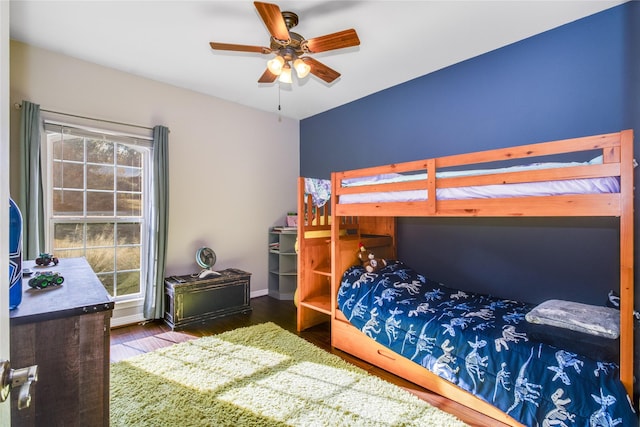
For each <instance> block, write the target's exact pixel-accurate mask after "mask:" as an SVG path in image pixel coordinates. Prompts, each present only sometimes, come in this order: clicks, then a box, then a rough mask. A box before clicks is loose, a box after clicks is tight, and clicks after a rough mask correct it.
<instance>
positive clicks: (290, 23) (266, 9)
mask: <svg viewBox="0 0 640 427" xmlns="http://www.w3.org/2000/svg"><path fill="white" fill-rule="evenodd" d="M253 4H254V5H255V7H256V9H257V10H258V13H259V14H260V17H261V18H262V20H263V21H264V23H265V25H266V26H267V30H268V31H269V33H270V34H271V43H270V45H269V47H263V46H247V45H240V44H230V43H218V42H210V43H209V44H210V46H211V48H212V49H215V50H227V51H236V52H252V53H261V54H270V53H275V54H276V56H275V57H274V58H273V59H271V60H270V61H268V62H267V69H266V70H265V71H264V73H263V74H262V76H261V77H260V78H259V79H258V82H259V83H273V82H274V81H275V80H276V78H278V76H279V77H280V78H279V81H281V82H283V83H291V82H292V78H291V70H292V67H293V69H295V71H296V75H297V76H298V78H304V77H306V76H307V75H308V74H309V73H311V74H313V75H315V76H317V77H319V78H320V79H322V80H324V81H325V82H327V83H331V82H333V81H334V80H335V79H337V78H338V77H340V73H338V72H337V71H335V70H333V69H331V68H329V67H327V66H326V65H324V64H323V63H321V62H320V61H318V60H316V59H314V58H312V57H310V56H304V55H306V54H312V53H319V52H326V51H328V50H335V49H342V48H345V47H351V46H358V45H359V44H360V39H358V34H357V33H356V31H355V30H354V29H349V30H344V31H339V32H337V33H332V34H327V35H324V36H320V37H314V38H311V39H305V38H304V37H302V36H301V35H300V34H297V33H294V32H293V31H290V30H291V28H293V27H295V26H296V25H298V15H296V14H295V13H293V12H287V11H285V12H281V11H280V7H278V5H276V4H272V3H263V2H259V1H256V2H253Z"/></svg>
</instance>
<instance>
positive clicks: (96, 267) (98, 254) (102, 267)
mask: <svg viewBox="0 0 640 427" xmlns="http://www.w3.org/2000/svg"><path fill="white" fill-rule="evenodd" d="M86 257H87V262H88V263H89V265H91V268H93V271H95V272H96V273H105V272H111V271H114V270H115V268H114V267H115V258H114V250H113V248H103V249H89V248H88V249H87V253H86Z"/></svg>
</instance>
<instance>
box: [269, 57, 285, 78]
mask: <svg viewBox="0 0 640 427" xmlns="http://www.w3.org/2000/svg"><path fill="white" fill-rule="evenodd" d="M283 66H284V58H283V57H282V56H280V55H278V56H276V57H275V58H273V59H270V60H269V61H267V68H268V69H269V71H271V72H272V73H273V74H275V75H276V76H279V75H280V73H282V68H283Z"/></svg>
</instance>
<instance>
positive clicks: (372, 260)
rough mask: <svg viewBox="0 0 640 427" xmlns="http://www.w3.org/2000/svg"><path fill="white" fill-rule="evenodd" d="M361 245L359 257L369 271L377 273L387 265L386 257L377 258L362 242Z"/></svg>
mask: <svg viewBox="0 0 640 427" xmlns="http://www.w3.org/2000/svg"><path fill="white" fill-rule="evenodd" d="M359 246H360V250H359V251H358V258H359V259H360V262H362V266H363V267H364V269H365V270H366V271H367V273H375V272H376V271H378V270H380V269H381V268H382V267H385V266H386V265H387V261H386V260H385V259H382V258H376V256H375V255H374V253H373V252H369V251H367V248H365V247H364V245H363V244H362V243H360V245H359Z"/></svg>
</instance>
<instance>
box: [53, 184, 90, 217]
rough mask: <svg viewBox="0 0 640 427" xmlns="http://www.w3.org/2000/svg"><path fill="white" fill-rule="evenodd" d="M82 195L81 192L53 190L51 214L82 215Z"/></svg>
mask: <svg viewBox="0 0 640 427" xmlns="http://www.w3.org/2000/svg"><path fill="white" fill-rule="evenodd" d="M83 211H84V210H83V193H82V192H81V191H68V190H53V214H54V215H77V216H81V215H82V214H83Z"/></svg>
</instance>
